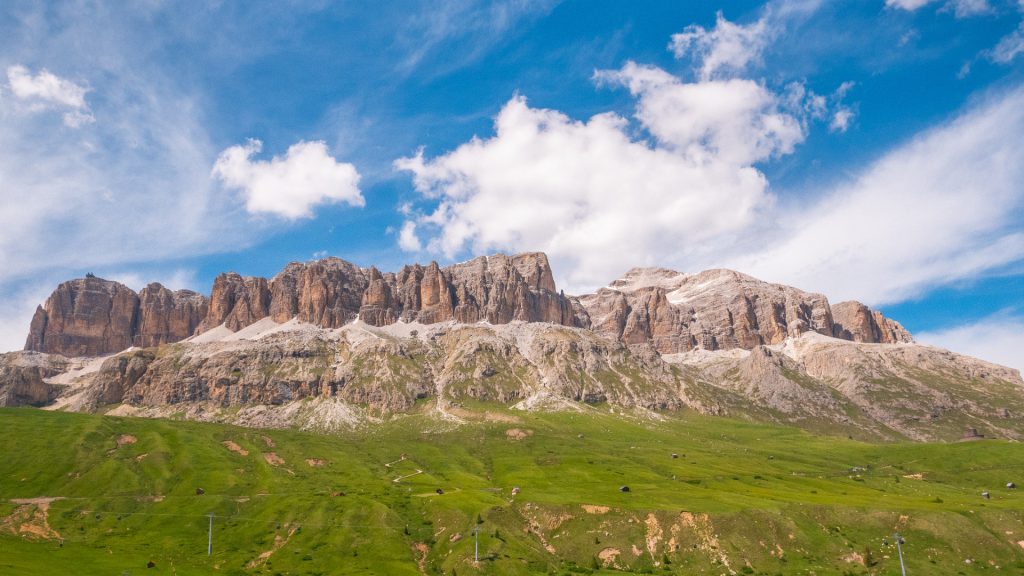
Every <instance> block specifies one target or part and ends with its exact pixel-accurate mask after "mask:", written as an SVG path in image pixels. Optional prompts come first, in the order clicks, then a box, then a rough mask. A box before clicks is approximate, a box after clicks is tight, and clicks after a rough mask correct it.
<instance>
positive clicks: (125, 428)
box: [0, 404, 1024, 576]
mask: <svg viewBox="0 0 1024 576" xmlns="http://www.w3.org/2000/svg"><path fill="white" fill-rule="evenodd" d="M422 408H423V409H422V410H420V411H417V412H414V413H413V414H410V415H408V416H406V417H404V418H401V419H396V420H394V421H391V422H388V423H383V424H380V425H376V426H363V427H360V428H357V429H355V430H353V431H350V432H348V433H345V434H343V435H321V434H311V433H303V432H298V431H293V430H273V431H255V430H252V429H246V428H237V427H233V426H226V425H213V424H202V423H194V422H180V421H167V420H151V419H135V418H114V417H101V416H96V415H85V414H70V413H50V412H42V411H37V410H27V409H2V410H0V419H2V421H3V422H4V434H3V435H2V436H0V450H2V452H3V454H4V455H5V457H4V458H3V459H2V460H0V572H2V573H3V574H11V575H21V574H42V573H47V574H60V573H95V574H99V573H107V574H177V575H181V576H185V575H188V574H211V573H217V574H396V575H397V574H409V575H418V574H456V573H457V574H463V575H465V574H536V573H548V574H588V573H609V574H611V573H664V574H771V575H774V574H809V573H817V574H892V573H894V571H895V570H898V561H897V559H896V550H895V548H894V546H893V539H892V533H893V532H896V531H899V532H900V533H902V534H903V535H904V537H905V539H906V544H905V546H904V552H905V555H906V561H907V565H908V571H909V573H910V574H933V575H944V574H950V575H953V574H990V573H997V574H998V573H1004V574H1010V573H1017V572H1018V571H1024V531H1022V530H1021V526H1022V525H1024V501H1022V500H1021V498H1022V497H1024V496H1022V494H1020V493H1019V490H1015V489H1007V488H1005V485H1006V483H1007V482H1011V481H1019V480H1020V478H1021V475H1024V464H1022V462H1024V458H1022V452H1021V448H1020V445H1019V444H1016V443H1010V442H1002V441H988V440H986V441H977V442H967V443H958V444H942V445H934V444H920V443H914V444H890V445H885V446H878V445H872V444H864V443H860V442H856V441H850V440H845V439H837V438H831V437H830V438H824V437H819V436H814V435H811V434H808V433H806V432H802V431H799V430H796V429H793V428H788V427H780V426H765V425H759V424H751V423H746V422H741V421H736V420H732V419H728V418H715V417H707V416H701V415H698V414H695V413H692V412H689V411H684V412H677V413H675V414H674V415H673V416H672V417H668V418H659V419H656V420H653V421H652V420H649V419H647V418H641V419H637V418H636V417H635V416H631V415H630V414H628V413H627V414H621V415H609V414H603V413H601V412H599V411H596V410H593V409H588V410H584V411H583V412H558V413H523V412H510V411H508V410H506V409H504V408H503V407H502V406H501V405H499V404H474V405H472V406H467V407H466V408H465V409H464V410H462V411H460V412H459V414H456V415H453V417H461V418H462V420H463V421H462V423H461V424H460V425H454V424H453V423H452V422H448V423H445V422H439V421H437V420H436V419H435V418H433V417H431V416H424V415H423V414H422V412H423V410H425V409H426V408H427V407H426V406H424V407H422ZM40 454H46V456H47V457H46V459H45V460H42V459H40V458H39V455H40ZM673 454H675V455H676V457H674V456H673ZM1018 483H1019V482H1018ZM621 486H628V488H629V491H628V492H622V491H620V487H621ZM199 489H201V490H202V491H203V492H204V493H203V494H201V495H200V494H197V491H198V490H199ZM983 491H989V492H990V493H991V498H990V499H984V498H982V496H981V493H982V492H983ZM210 513H212V514H214V522H213V555H212V556H211V557H207V555H206V546H207V530H208V525H209V524H208V523H209V517H208V514H210ZM475 526H479V527H480V557H481V561H480V563H479V565H474V563H473V561H472V557H473V545H474V543H473V537H472V533H471V530H472V529H473V528H474V527H475ZM149 562H152V563H153V564H154V567H153V568H146V566H147V563H149ZM601 566H605V568H601Z"/></svg>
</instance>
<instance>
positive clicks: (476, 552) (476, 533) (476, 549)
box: [473, 525, 480, 563]
mask: <svg viewBox="0 0 1024 576" xmlns="http://www.w3.org/2000/svg"><path fill="white" fill-rule="evenodd" d="M473 537H474V538H475V542H474V543H473V562H476V563H479V562H480V526H479V525H478V526H476V527H475V528H473Z"/></svg>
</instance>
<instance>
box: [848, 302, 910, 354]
mask: <svg viewBox="0 0 1024 576" xmlns="http://www.w3.org/2000/svg"><path fill="white" fill-rule="evenodd" d="M832 321H833V328H832V332H833V336H835V337H836V338H842V339H843V340H852V341H854V342H873V343H879V344H896V343H898V342H913V341H914V339H913V337H911V335H910V332H907V330H906V329H905V328H903V326H901V325H900V323H899V322H897V321H895V320H892V319H890V318H886V317H885V316H883V315H882V313H881V312H878V311H876V310H872V309H870V308H868V307H867V306H865V305H863V304H861V303H860V302H856V301H853V300H851V301H849V302H840V303H839V304H836V305H835V306H833V307H832Z"/></svg>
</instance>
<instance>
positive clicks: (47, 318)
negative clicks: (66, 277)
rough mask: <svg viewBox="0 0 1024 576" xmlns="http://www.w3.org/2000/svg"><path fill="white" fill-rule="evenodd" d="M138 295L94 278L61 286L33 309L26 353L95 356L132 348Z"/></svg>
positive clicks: (117, 284)
mask: <svg viewBox="0 0 1024 576" xmlns="http://www.w3.org/2000/svg"><path fill="white" fill-rule="evenodd" d="M138 309H139V297H138V295H137V294H135V292H134V291H133V290H132V289H131V288H128V287H127V286H124V285H123V284H119V283H117V282H111V281H109V280H103V279H100V278H96V277H87V278H81V279H78V280H71V281H70V282H65V283H63V284H61V285H60V286H58V287H57V290H55V291H54V292H53V294H51V295H50V297H49V299H47V300H46V304H45V305H44V306H41V307H39V308H37V309H36V313H35V316H34V317H33V318H32V325H31V330H30V332H29V335H28V340H27V341H26V343H25V349H26V350H35V351H38V352H48V353H52V354H61V355H64V356H95V355H98V354H106V353H109V352H118V351H121V350H124V349H125V348H128V347H130V346H131V345H132V339H133V336H134V328H135V322H136V315H137V313H138Z"/></svg>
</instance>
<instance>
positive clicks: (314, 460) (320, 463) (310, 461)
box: [306, 458, 327, 468]
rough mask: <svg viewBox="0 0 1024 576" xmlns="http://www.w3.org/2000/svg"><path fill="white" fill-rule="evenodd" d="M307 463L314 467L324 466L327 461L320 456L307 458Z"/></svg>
mask: <svg viewBox="0 0 1024 576" xmlns="http://www.w3.org/2000/svg"><path fill="white" fill-rule="evenodd" d="M306 464H308V465H309V466H310V467H312V468H323V467H324V466H326V465H327V461H326V460H322V459H320V458H306Z"/></svg>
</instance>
